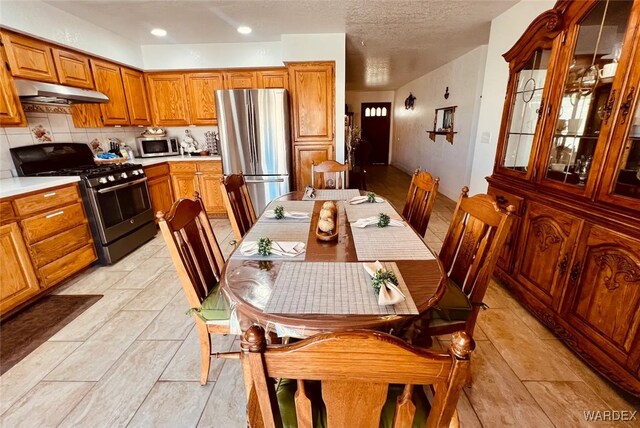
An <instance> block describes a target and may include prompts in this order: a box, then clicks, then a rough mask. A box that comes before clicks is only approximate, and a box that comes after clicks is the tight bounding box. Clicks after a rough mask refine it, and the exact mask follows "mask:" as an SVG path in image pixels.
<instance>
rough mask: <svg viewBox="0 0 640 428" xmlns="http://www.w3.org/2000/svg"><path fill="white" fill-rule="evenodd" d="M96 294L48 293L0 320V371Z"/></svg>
mask: <svg viewBox="0 0 640 428" xmlns="http://www.w3.org/2000/svg"><path fill="white" fill-rule="evenodd" d="M101 297H102V296H99V295H55V296H54V295H51V296H45V297H43V298H42V299H40V300H38V301H37V302H35V303H34V304H33V305H31V306H29V307H27V308H25V309H24V310H22V311H20V312H18V313H16V314H15V315H12V316H11V317H9V318H8V319H6V320H4V321H2V322H1V323H0V375H1V374H3V373H5V372H6V371H7V370H9V369H10V368H11V367H13V366H14V365H16V364H17V363H18V362H20V360H22V359H23V358H24V357H26V356H27V355H29V354H30V353H31V352H32V351H34V350H35V349H36V348H37V347H38V346H40V345H41V344H43V343H44V342H46V341H47V340H49V338H50V337H51V336H53V335H54V334H56V333H57V332H58V331H60V330H61V329H62V328H63V327H64V326H65V325H67V324H69V323H70V322H71V321H73V320H74V319H75V318H76V317H77V316H78V315H80V314H81V313H83V312H84V311H85V310H87V309H88V308H89V307H90V306H91V305H93V304H94V303H95V302H97V301H98V300H100V298H101Z"/></svg>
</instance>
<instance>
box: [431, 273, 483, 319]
mask: <svg viewBox="0 0 640 428" xmlns="http://www.w3.org/2000/svg"><path fill="white" fill-rule="evenodd" d="M472 311H473V306H472V305H471V302H470V301H469V297H467V295H466V294H464V292H463V291H462V290H461V289H460V287H458V285H457V284H456V283H455V282H453V281H452V280H451V279H447V288H446V291H445V293H444V296H442V299H440V300H439V301H438V303H437V304H436V305H435V306H434V307H433V310H432V311H431V312H432V313H431V319H433V320H437V319H441V320H445V321H466V320H468V319H469V317H470V316H471V313H472Z"/></svg>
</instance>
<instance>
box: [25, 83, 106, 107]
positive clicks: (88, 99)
mask: <svg viewBox="0 0 640 428" xmlns="http://www.w3.org/2000/svg"><path fill="white" fill-rule="evenodd" d="M14 83H15V84H16V90H17V92H18V96H19V97H20V101H22V102H23V103H39V104H75V103H82V104H91V103H108V102H109V97H107V96H106V95H105V94H103V93H102V92H98V91H92V90H90V89H80V88H74V87H71V86H64V85H58V84H55V83H45V82H36V81H33V80H24V79H15V80H14Z"/></svg>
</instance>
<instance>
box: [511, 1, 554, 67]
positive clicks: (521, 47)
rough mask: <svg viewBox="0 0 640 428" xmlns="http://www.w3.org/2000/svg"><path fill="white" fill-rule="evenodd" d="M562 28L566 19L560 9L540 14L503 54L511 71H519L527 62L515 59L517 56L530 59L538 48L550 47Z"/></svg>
mask: <svg viewBox="0 0 640 428" xmlns="http://www.w3.org/2000/svg"><path fill="white" fill-rule="evenodd" d="M562 30H564V19H563V16H562V13H561V11H560V10H558V9H555V8H554V9H550V10H548V11H546V12H543V13H542V14H540V15H539V16H538V17H537V18H536V19H535V20H534V21H533V22H532V23H531V24H529V27H527V29H526V31H525V32H524V34H523V35H522V37H520V39H518V41H517V42H516V43H515V44H514V45H513V47H512V48H511V49H509V50H508V51H507V52H505V53H504V54H503V55H502V56H503V57H504V59H505V60H506V61H507V62H508V63H509V67H510V68H511V71H512V72H514V71H516V72H517V71H518V70H519V69H520V68H521V67H522V66H523V65H524V64H525V63H526V60H525V59H522V60H519V61H515V60H516V59H517V58H526V59H528V58H529V57H531V55H533V52H534V51H535V50H536V49H539V48H543V49H550V48H551V45H552V44H553V40H554V39H555V38H556V37H557V36H558V34H560V32H561V31H562Z"/></svg>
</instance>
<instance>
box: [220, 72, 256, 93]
mask: <svg viewBox="0 0 640 428" xmlns="http://www.w3.org/2000/svg"><path fill="white" fill-rule="evenodd" d="M222 75H223V76H224V88H225V89H255V88H257V87H258V76H257V73H256V72H255V71H225V72H223V73H222Z"/></svg>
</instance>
